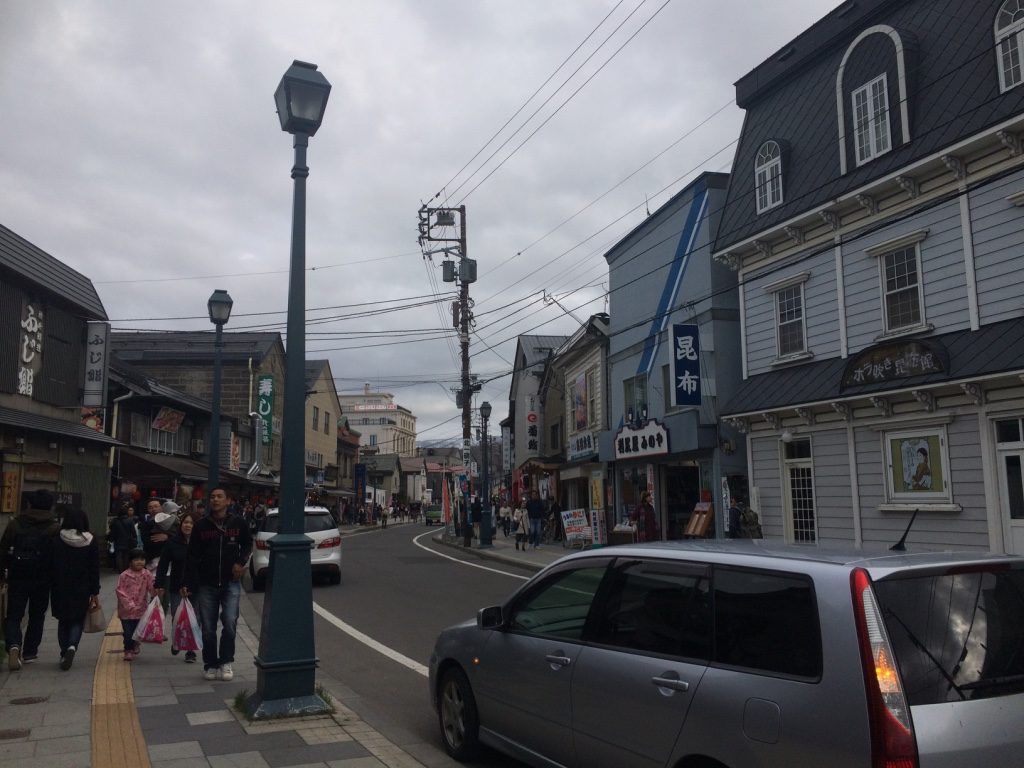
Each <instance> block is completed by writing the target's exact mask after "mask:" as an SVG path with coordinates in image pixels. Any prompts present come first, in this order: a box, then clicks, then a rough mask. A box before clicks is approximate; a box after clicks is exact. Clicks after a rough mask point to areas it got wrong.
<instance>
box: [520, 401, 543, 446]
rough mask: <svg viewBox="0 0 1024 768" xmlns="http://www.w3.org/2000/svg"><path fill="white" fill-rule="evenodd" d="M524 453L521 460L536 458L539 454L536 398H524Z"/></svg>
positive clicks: (538, 417) (538, 418) (538, 419)
mask: <svg viewBox="0 0 1024 768" xmlns="http://www.w3.org/2000/svg"><path fill="white" fill-rule="evenodd" d="M525 410H526V451H525V452H524V454H523V458H524V459H526V458H529V457H531V456H537V455H538V454H539V453H540V414H538V413H537V398H536V396H535V395H527V396H526V409H525Z"/></svg>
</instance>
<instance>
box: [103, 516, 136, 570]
mask: <svg viewBox="0 0 1024 768" xmlns="http://www.w3.org/2000/svg"><path fill="white" fill-rule="evenodd" d="M136 523H137V521H136V519H135V509H134V508H133V507H132V505H131V504H123V505H122V506H121V509H119V510H118V512H117V517H116V518H114V521H113V522H112V523H111V524H110V532H109V533H108V534H107V541H112V542H114V570H116V571H117V572H118V573H122V572H124V571H126V570H127V569H128V563H129V559H130V558H129V556H128V555H129V553H130V552H131V551H132V550H133V549H141V548H142V538H141V537H140V536H139V530H138V527H137V525H136Z"/></svg>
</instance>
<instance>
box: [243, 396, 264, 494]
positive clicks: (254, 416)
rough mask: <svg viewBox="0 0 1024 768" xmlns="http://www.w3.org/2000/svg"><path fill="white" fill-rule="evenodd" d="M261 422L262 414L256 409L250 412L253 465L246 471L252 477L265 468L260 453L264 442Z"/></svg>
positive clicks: (246, 474)
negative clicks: (261, 433) (260, 427)
mask: <svg viewBox="0 0 1024 768" xmlns="http://www.w3.org/2000/svg"><path fill="white" fill-rule="evenodd" d="M251 401H252V395H251V394H250V402H251ZM259 423H260V415H259V414H258V413H256V412H255V411H250V412H249V431H250V432H251V433H252V466H251V467H249V469H247V470H246V471H245V476H246V477H252V476H253V475H255V474H256V473H257V472H259V471H260V470H261V469H263V461H262V460H261V459H260V454H261V453H262V452H263V442H262V439H261V437H262V436H261V435H260V434H259V429H258V427H259Z"/></svg>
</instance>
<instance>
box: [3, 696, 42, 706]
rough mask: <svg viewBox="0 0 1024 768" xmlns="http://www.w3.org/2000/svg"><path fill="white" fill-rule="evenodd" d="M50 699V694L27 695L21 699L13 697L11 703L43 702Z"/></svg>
mask: <svg viewBox="0 0 1024 768" xmlns="http://www.w3.org/2000/svg"><path fill="white" fill-rule="evenodd" d="M49 700H50V697H49V696H25V697H23V698H20V699H11V704H16V705H17V704H42V703H43V702H44V701H49Z"/></svg>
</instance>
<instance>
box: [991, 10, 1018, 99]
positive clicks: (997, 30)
mask: <svg viewBox="0 0 1024 768" xmlns="http://www.w3.org/2000/svg"><path fill="white" fill-rule="evenodd" d="M1011 8H1013V10H1010V9H1011ZM1004 14H1006V15H1009V16H1010V17H1011V18H1010V19H1009V20H1005V19H1004V18H1003V16H1004ZM1012 17H1016V18H1012ZM1000 25H1002V26H1000ZM993 34H994V36H995V54H996V69H997V70H998V71H999V92H1000V93H1006V92H1007V91H1009V90H1011V89H1013V88H1016V87H1017V86H1018V85H1020V84H1021V83H1024V0H1006V2H1004V3H1003V4H1002V5H1001V6H999V10H998V11H996V19H995V23H994V24H993ZM1007 55H1009V56H1013V57H1015V58H1016V60H1017V61H1016V64H1015V65H1014V67H1013V68H1014V69H1015V70H1016V78H1015V79H1014V81H1013V82H1009V81H1008V79H1007V78H1008V71H1007V68H1006V57H1007Z"/></svg>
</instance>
